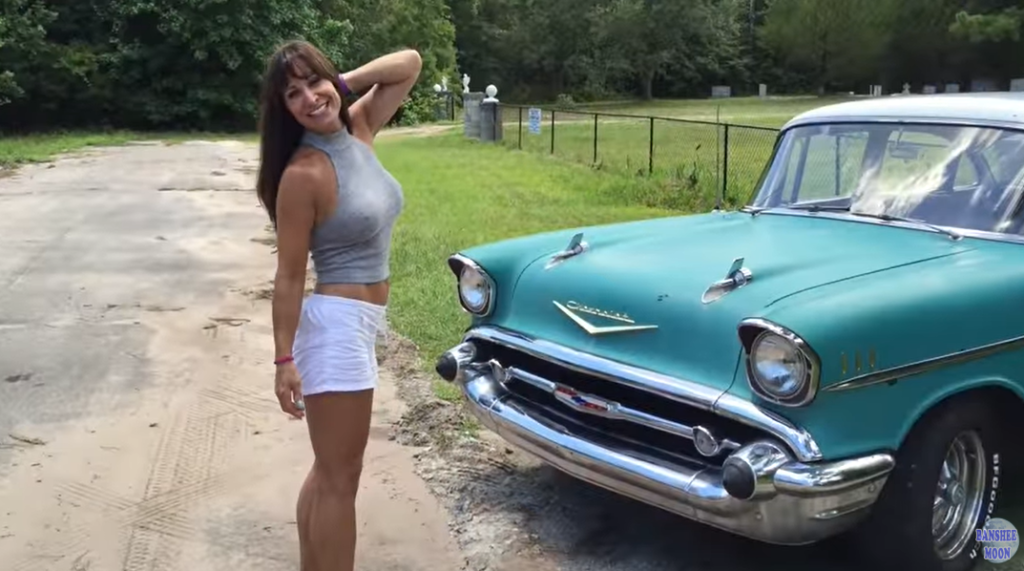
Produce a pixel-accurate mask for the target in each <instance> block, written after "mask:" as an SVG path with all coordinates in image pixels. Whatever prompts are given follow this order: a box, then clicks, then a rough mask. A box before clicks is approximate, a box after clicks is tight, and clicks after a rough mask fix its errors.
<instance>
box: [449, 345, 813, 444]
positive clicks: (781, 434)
mask: <svg viewBox="0 0 1024 571" xmlns="http://www.w3.org/2000/svg"><path fill="white" fill-rule="evenodd" d="M473 339H482V340H484V341H490V342H493V343H498V344H500V345H504V346H506V347H509V348H512V349H516V350H519V351H523V352H525V353H527V354H529V355H531V356H533V357H537V358H539V359H544V360H546V361H549V362H552V363H555V364H557V365H559V366H562V367H565V368H567V369H570V370H573V371H576V372H579V373H584V374H588V375H593V376H595V377H599V378H602V379H605V380H607V381H610V382H614V383H620V384H623V385H625V386H628V387H630V388H633V389H637V390H641V391H646V392H648V393H651V394H654V395H657V396H660V397H663V398H667V399H671V400H674V401H677V402H681V403H684V404H687V405H690V406H693V407H696V408H698V409H701V410H706V411H710V412H714V413H716V414H719V415H722V416H724V417H726V418H729V419H731V420H735V421H737V422H741V423H743V424H746V425H748V426H752V427H754V428H758V429H761V430H764V431H765V432H768V433H769V434H771V435H773V436H775V437H776V438H779V439H780V440H782V441H783V442H784V443H786V445H787V446H788V447H789V448H790V449H791V450H792V451H793V453H794V454H795V455H796V457H797V459H799V460H800V461H802V462H813V461H816V460H821V459H822V453H821V449H820V448H819V447H818V443H817V442H815V441H814V438H813V437H812V436H811V434H810V433H809V432H807V431H806V430H804V429H802V428H799V427H797V426H796V425H794V424H792V423H791V422H789V421H788V420H786V419H784V418H782V417H781V416H779V415H777V414H775V413H773V412H771V411H766V410H763V409H761V408H760V407H758V406H757V405H755V404H754V403H752V402H750V401H749V400H746V399H742V398H739V397H736V396H733V395H731V394H728V393H726V392H725V391H723V390H721V389H715V388H712V387H709V386H707V385H702V384H699V383H695V382H693V381H688V380H685V379H680V378H677V377H670V376H668V375H663V374H661V373H656V372H654V371H649V370H647V369H641V368H639V367H634V366H632V365H627V364H624V363H619V362H616V361H612V360H609V359H605V358H602V357H598V356H596V355H592V354H590V353H584V352H582V351H578V350H576V349H571V348H569V347H565V346H562V345H559V344H557V343H552V342H550V341H546V340H544V339H533V338H531V337H527V336H526V335H523V334H521V333H513V332H511V331H508V330H505V329H503V328H500V327H496V326H492V325H484V326H480V327H476V328H473V329H470V330H469V331H468V332H467V333H466V335H465V336H464V338H463V341H472V340H473Z"/></svg>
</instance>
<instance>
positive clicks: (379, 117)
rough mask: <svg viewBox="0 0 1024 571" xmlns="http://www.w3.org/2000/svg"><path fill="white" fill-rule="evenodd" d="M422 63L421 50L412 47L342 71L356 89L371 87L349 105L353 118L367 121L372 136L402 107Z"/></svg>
mask: <svg viewBox="0 0 1024 571" xmlns="http://www.w3.org/2000/svg"><path fill="white" fill-rule="evenodd" d="M422 66H423V60H422V59H421V58H420V54H419V53H418V52H417V51H416V50H411V49H410V50H402V51H398V52H395V53H390V54H387V55H385V56H381V57H379V58H377V59H375V60H373V61H371V62H369V63H367V64H365V65H362V66H360V67H358V68H356V69H354V70H352V71H349V72H346V73H343V74H341V78H342V80H343V81H344V82H345V84H346V85H347V86H348V88H349V90H350V91H352V92H353V93H361V92H362V91H364V90H366V89H367V88H369V91H368V92H367V93H366V94H365V95H363V96H362V97H360V98H359V100H357V101H356V102H355V103H353V104H352V107H351V108H350V109H349V113H350V115H351V116H352V120H353V121H354V122H357V123H361V124H362V125H364V126H365V127H366V128H367V129H368V130H369V132H370V134H371V136H375V135H376V134H377V131H379V130H380V129H381V127H383V126H384V124H385V123H387V122H388V121H389V120H390V119H391V118H392V117H393V116H394V115H395V113H396V112H397V111H398V108H399V107H400V106H401V105H402V101H403V100H405V97H406V96H407V95H408V94H409V91H410V90H412V86H413V85H415V84H416V80H417V79H418V78H419V76H420V69H421V68H422Z"/></svg>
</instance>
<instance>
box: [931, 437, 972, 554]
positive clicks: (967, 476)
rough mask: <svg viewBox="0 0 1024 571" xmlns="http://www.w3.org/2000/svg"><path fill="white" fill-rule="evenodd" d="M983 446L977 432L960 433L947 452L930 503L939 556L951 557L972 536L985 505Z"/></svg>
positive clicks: (957, 552)
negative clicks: (933, 497) (932, 499)
mask: <svg viewBox="0 0 1024 571" xmlns="http://www.w3.org/2000/svg"><path fill="white" fill-rule="evenodd" d="M984 493H985V447H984V445H983V444H982V443H981V436H979V435H978V433H977V432H974V431H968V432H963V433H961V434H960V435H959V436H957V437H956V438H955V439H954V440H953V442H952V444H950V446H949V449H948V450H947V451H946V459H945V460H944V461H943V463H942V467H941V468H940V470H939V483H938V486H936V489H935V499H934V501H933V503H932V537H933V538H934V540H935V551H936V553H937V554H938V555H939V557H941V558H942V559H953V558H955V557H956V556H958V555H960V553H961V552H962V551H963V550H964V547H965V546H966V545H967V543H968V542H969V541H970V539H971V537H973V536H974V528H975V525H976V523H977V521H978V514H979V512H980V511H981V508H982V506H983V505H984V502H983V500H984Z"/></svg>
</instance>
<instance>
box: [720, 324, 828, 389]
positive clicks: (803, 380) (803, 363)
mask: <svg viewBox="0 0 1024 571" xmlns="http://www.w3.org/2000/svg"><path fill="white" fill-rule="evenodd" d="M738 332H739V337H740V343H741V344H742V345H743V350H744V364H745V367H744V368H745V369H746V374H747V384H748V385H749V386H750V390H752V391H753V392H754V394H756V395H757V396H758V397H760V398H762V399H764V400H766V401H768V402H771V403H774V404H777V405H780V406H786V407H802V406H806V405H808V404H810V403H811V402H812V401H813V400H814V398H815V397H816V396H817V394H818V388H819V385H820V382H821V360H820V359H819V357H818V354H817V353H816V352H815V351H814V349H812V348H811V346H810V345H809V344H808V343H807V342H806V341H805V340H804V339H803V338H802V337H800V336H799V335H797V334H796V333H794V332H793V331H791V330H789V329H787V328H785V327H783V326H781V325H778V324H777V323H772V322H771V321H768V320H765V319H745V320H743V321H742V322H740V325H739V328H738ZM768 343H774V344H776V350H778V351H783V352H787V351H788V353H789V357H790V360H791V361H793V362H794V364H793V365H792V368H794V369H795V372H796V373H798V375H797V376H798V382H799V385H798V386H797V387H796V388H795V389H794V390H792V391H789V392H786V393H782V392H780V391H778V390H775V388H774V387H773V386H772V383H771V381H769V380H767V379H766V378H765V376H764V375H763V373H762V368H761V367H760V366H759V365H758V363H756V362H755V361H756V359H757V356H758V349H760V348H762V347H767V345H766V344H768Z"/></svg>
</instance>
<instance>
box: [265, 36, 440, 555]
mask: <svg viewBox="0 0 1024 571" xmlns="http://www.w3.org/2000/svg"><path fill="white" fill-rule="evenodd" d="M420 67H421V60H420V56H419V54H418V53H416V52H415V51H413V50H404V51H400V52H397V53H392V54H389V55H386V56H383V57H381V58H378V59H376V60H374V61H372V62H370V63H368V64H366V65H364V66H362V67H359V68H358V69H355V70H353V71H350V72H347V73H344V74H339V73H338V71H337V70H336V69H335V68H334V66H333V65H332V64H331V62H329V61H328V60H327V58H326V57H325V56H324V55H323V54H322V53H321V52H320V51H319V50H317V49H316V48H314V47H313V46H311V45H310V44H308V43H306V42H301V41H296V42H290V43H288V44H286V45H284V46H282V47H281V48H279V49H278V50H277V52H276V53H274V55H273V56H271V58H270V61H269V66H268V69H267V73H266V76H265V79H264V84H263V94H262V102H261V117H260V137H261V142H260V145H261V149H260V154H261V157H260V171H259V175H258V180H257V192H258V194H259V198H260V202H261V203H262V204H263V206H264V208H266V210H267V213H268V215H269V216H270V220H271V222H272V223H273V224H274V227H275V229H276V231H277V247H278V267H277V275H276V277H275V280H274V296H273V322H274V343H275V351H276V358H275V360H274V364H275V366H276V367H277V372H276V378H275V381H274V385H275V392H276V393H277V398H278V400H279V401H280V403H281V409H282V410H284V411H285V412H286V413H288V414H291V415H292V416H294V417H295V418H299V419H301V418H303V417H305V418H306V421H307V424H308V427H309V435H310V440H311V442H312V447H313V454H314V458H315V459H314V462H313V466H312V468H311V470H310V472H309V475H308V476H307V477H306V481H305V483H304V484H303V486H302V489H301V491H300V493H299V500H298V505H297V512H298V514H297V515H298V517H297V521H298V531H299V550H300V554H301V561H302V569H303V571H314V570H324V571H327V570H330V571H351V570H352V568H353V565H354V558H355V542H356V527H355V526H356V520H355V500H356V491H357V490H358V488H359V476H360V474H361V471H362V461H363V450H364V449H365V447H366V440H367V436H368V433H369V428H370V408H371V405H372V402H373V390H374V387H375V385H376V382H377V361H376V355H375V352H374V344H375V341H376V336H377V333H378V328H379V327H381V326H383V325H384V323H383V321H384V310H385V307H386V306H387V301H388V292H389V283H388V277H389V259H390V249H391V231H392V227H393V225H394V223H395V220H396V218H397V217H398V215H399V213H400V212H401V210H402V205H403V197H402V189H401V186H400V185H399V184H398V182H397V181H396V180H395V179H394V178H393V177H392V176H391V175H390V174H389V173H388V172H387V171H386V170H385V169H384V168H383V167H382V166H381V164H380V163H379V162H378V161H377V158H376V156H375V154H374V152H373V150H372V145H373V141H374V138H375V136H376V134H377V132H378V131H379V130H380V128H381V127H382V126H383V125H384V124H385V123H386V122H387V121H388V120H389V119H390V118H391V117H392V116H393V115H394V114H395V112H396V110H397V109H398V107H399V105H401V103H402V100H403V99H404V98H405V97H406V95H407V94H408V93H409V90H410V89H411V88H412V86H413V84H415V83H416V79H417V78H418V77H419V73H420ZM363 91H365V94H364V95H363V96H362V97H360V98H359V99H358V101H356V102H355V103H353V104H352V105H351V107H349V106H348V105H347V103H346V101H345V95H348V94H349V93H361V92H363ZM310 254H311V255H312V259H313V264H314V269H315V270H316V276H317V283H316V287H315V289H314V291H313V293H312V294H311V295H310V296H309V297H307V298H306V299H305V300H304V299H303V296H304V291H305V282H306V263H307V260H308V257H309V256H310Z"/></svg>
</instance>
